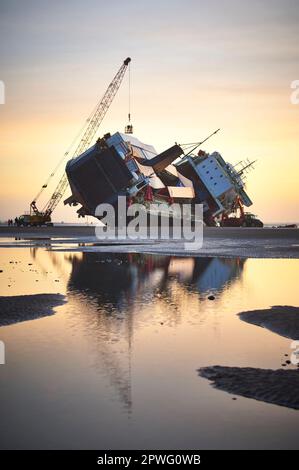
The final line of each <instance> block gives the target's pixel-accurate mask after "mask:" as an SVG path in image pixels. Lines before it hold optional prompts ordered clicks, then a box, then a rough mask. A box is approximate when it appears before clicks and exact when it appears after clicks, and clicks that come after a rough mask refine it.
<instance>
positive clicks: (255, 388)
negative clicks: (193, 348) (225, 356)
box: [198, 366, 299, 410]
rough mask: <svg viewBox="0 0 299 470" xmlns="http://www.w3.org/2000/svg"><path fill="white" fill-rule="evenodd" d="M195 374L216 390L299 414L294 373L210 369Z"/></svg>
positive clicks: (297, 376)
mask: <svg viewBox="0 0 299 470" xmlns="http://www.w3.org/2000/svg"><path fill="white" fill-rule="evenodd" d="M198 373H199V375H200V376H201V377H205V378H206V379H208V380H211V381H212V385H213V386H214V387H215V388H217V389H219V390H223V391H226V392H228V393H231V394H235V395H241V396H243V397H247V398H254V399H255V400H259V401H263V402H266V403H273V404H275V405H281V406H286V407H288V408H293V409H296V410H299V394H298V390H299V371H297V370H282V369H279V370H271V369H256V368H251V367H224V366H211V367H203V368H201V369H199V370H198Z"/></svg>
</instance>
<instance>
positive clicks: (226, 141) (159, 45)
mask: <svg viewBox="0 0 299 470" xmlns="http://www.w3.org/2000/svg"><path fill="white" fill-rule="evenodd" d="M298 25H299V2H298V0H285V1H282V0H267V1H266V0H251V1H250V2H247V1H244V0H197V1H195V0H184V1H182V0H180V1H178V0H167V1H163V0H159V1H157V0H152V1H143V0H139V1H137V0H134V1H130V0H125V1H120V0H117V1H116V0H110V1H109V2H107V1H102V0H84V1H82V0H80V1H79V0H59V1H58V0H53V1H51V2H50V1H49V0H47V1H45V0H26V1H21V0H19V1H16V0H0V80H2V81H3V82H4V84H5V89H6V95H5V98H6V102H5V104H3V105H0V159H1V177H0V178H1V180H0V181H1V185H0V198H1V199H0V201H1V202H0V219H1V220H5V219H7V218H8V217H15V216H16V215H20V214H21V213H23V212H24V210H28V209H29V203H30V201H31V200H32V199H33V197H34V196H35V194H36V193H37V192H38V191H39V189H40V187H41V186H42V184H43V183H44V182H45V181H46V179H47V177H48V175H49V173H50V172H51V171H52V170H53V168H54V167H55V166H56V164H57V163H58V161H59V160H60V159H61V157H62V156H63V154H64V152H65V151H66V150H67V148H68V147H69V145H70V143H71V141H72V140H73V138H74V136H75V135H76V134H77V132H78V130H79V129H80V127H81V126H82V124H83V122H84V120H85V118H86V117H87V116H88V115H89V113H90V111H91V110H92V109H93V107H94V106H95V104H96V102H97V101H98V100H99V99H100V97H101V95H102V94H103V93H104V91H105V89H106V87H107V86H108V84H109V82H110V81H111V79H112V78H113V76H114V75H115V73H116V71H117V70H118V68H119V67H120V65H121V63H122V61H123V60H124V59H125V58H126V57H127V56H130V57H131V58H132V65H131V82H132V109H131V111H132V122H133V125H134V131H135V132H134V134H135V135H136V137H138V138H139V139H140V140H142V141H143V142H145V143H150V144H152V145H154V146H155V147H156V149H157V150H158V151H162V150H164V149H165V148H167V147H169V146H171V145H172V144H173V143H174V142H175V141H177V142H179V143H185V142H193V141H198V140H202V139H203V138H204V137H206V136H207V135H208V134H210V133H211V132H212V131H213V130H215V129H217V128H219V127H220V128H221V132H220V133H218V134H217V136H215V137H213V139H211V140H210V141H209V142H208V143H207V145H205V146H204V147H203V148H204V149H205V150H208V151H213V150H217V151H219V152H220V153H221V154H222V155H223V157H224V158H225V159H226V160H228V161H230V162H231V163H237V162H238V161H240V160H241V159H243V158H249V159H250V160H258V161H257V164H256V165H255V170H253V171H252V172H251V173H250V174H248V177H247V191H248V193H249V195H250V197H251V199H252V200H253V203H254V204H253V206H252V207H251V209H250V210H251V211H252V212H254V213H255V214H258V216H259V217H260V218H261V219H262V220H263V221H264V222H266V223H267V222H291V221H299V155H298V140H299V104H298V105H294V104H291V101H290V95H291V91H292V90H291V82H292V81H293V80H299V26H298ZM127 113H128V77H127V76H126V77H125V79H124V82H123V84H122V86H121V89H120V90H119V93H118V95H117V96H116V98H115V100H114V102H113V104H112V106H111V108H110V110H109V111H108V114H107V116H106V118H105V120H104V121H103V123H102V126H101V129H100V132H99V134H104V133H105V132H108V131H109V132H111V133H113V132H116V131H118V130H120V131H123V129H124V126H125V124H126V123H127ZM58 180H59V174H58V175H57V178H56V180H55V181H54V183H55V182H56V183H57V182H58ZM54 186H55V184H54V185H53V186H51V187H50V188H49V192H48V193H47V194H46V195H45V198H44V199H43V200H42V201H41V206H42V205H43V204H42V202H45V200H46V199H47V198H49V197H50V195H51V189H52V190H53V189H54ZM66 196H67V195H66ZM53 220H54V221H61V220H65V221H77V217H76V213H75V209H74V208H69V207H68V208H65V207H64V206H63V204H62V203H60V205H59V206H58V208H57V210H56V211H55V213H54V214H53Z"/></svg>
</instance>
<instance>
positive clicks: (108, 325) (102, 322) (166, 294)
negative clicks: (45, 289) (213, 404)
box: [68, 252, 246, 411]
mask: <svg viewBox="0 0 299 470" xmlns="http://www.w3.org/2000/svg"><path fill="white" fill-rule="evenodd" d="M69 261H70V262H71V263H72V271H71V275H70V278H69V282H68V297H69V300H70V301H71V302H73V303H74V305H78V308H77V309H76V311H77V312H80V320H81V322H82V325H81V327H82V329H83V330H84V331H85V332H86V334H87V335H88V337H89V338H92V344H93V347H95V348H96V354H95V355H94V357H96V363H95V364H94V365H95V367H97V368H98V369H99V370H103V369H105V371H106V375H107V376H108V377H109V380H110V383H111V384H112V385H113V387H114V389H115V390H116V391H117V393H118V395H119V397H120V398H121V401H122V403H123V404H124V405H125V407H126V408H127V410H128V411H130V410H131V406H132V396H131V349H132V339H133V332H134V320H136V317H138V313H139V311H140V309H141V307H144V306H146V305H150V306H152V307H154V306H155V305H156V306H159V307H160V308H159V311H160V312H162V318H163V322H167V323H168V324H173V323H175V324H177V323H179V322H180V320H181V316H182V315H183V314H184V312H185V311H186V305H187V304H188V302H190V301H192V299H190V295H193V296H194V297H195V300H194V302H197V303H198V302H200V299H201V298H205V297H206V295H207V292H210V291H213V292H214V294H215V295H220V293H221V290H222V289H224V287H226V288H227V287H228V286H229V285H230V283H232V282H233V281H234V280H236V279H238V278H239V277H240V275H241V273H242V269H243V267H244V263H245V262H246V260H244V259H214V258H179V257H169V256H157V255H144V254H107V253H102V254H101V253H89V252H88V253H83V254H82V257H80V258H77V257H76V256H74V255H70V259H69ZM153 315H154V311H153ZM75 325H76V326H75V327H78V317H77V318H76V322H75ZM115 343H117V347H115Z"/></svg>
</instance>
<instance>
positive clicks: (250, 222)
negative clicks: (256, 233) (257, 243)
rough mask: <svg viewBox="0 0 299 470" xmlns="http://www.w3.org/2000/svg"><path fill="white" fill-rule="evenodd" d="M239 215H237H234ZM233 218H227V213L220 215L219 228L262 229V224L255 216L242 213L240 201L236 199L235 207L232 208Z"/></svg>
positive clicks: (242, 208) (249, 213)
mask: <svg viewBox="0 0 299 470" xmlns="http://www.w3.org/2000/svg"><path fill="white" fill-rule="evenodd" d="M236 213H239V215H236ZM233 214H234V215H233V216H229V214H227V213H223V214H222V218H221V221H220V226H221V227H259V228H261V227H263V226H264V224H263V222H262V221H261V220H260V219H258V218H257V216H256V215H254V214H252V213H251V212H244V207H243V204H242V201H241V200H240V199H239V198H238V199H237V201H236V207H235V208H234V212H233Z"/></svg>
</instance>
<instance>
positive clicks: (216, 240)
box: [0, 225, 299, 259]
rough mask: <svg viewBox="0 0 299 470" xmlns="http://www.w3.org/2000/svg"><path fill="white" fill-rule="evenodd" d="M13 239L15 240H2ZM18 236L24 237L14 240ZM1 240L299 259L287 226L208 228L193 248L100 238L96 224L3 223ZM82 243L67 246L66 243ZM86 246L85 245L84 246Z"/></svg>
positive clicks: (298, 244)
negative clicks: (15, 225)
mask: <svg viewBox="0 0 299 470" xmlns="http://www.w3.org/2000/svg"><path fill="white" fill-rule="evenodd" d="M1 237H2V238H11V239H12V240H11V242H10V243H8V242H1ZM14 238H16V239H18V238H19V239H20V240H19V241H18V240H16V241H15V240H13V239H14ZM0 243H1V245H3V244H4V245H5V246H16V245H21V243H24V244H25V243H27V244H28V243H38V244H39V246H42V245H45V246H47V245H53V244H55V245H56V246H55V248H54V249H55V250H64V249H66V250H67V251H102V252H108V251H109V252H117V253H121V252H122V253H128V252H140V253H157V254H164V255H165V254H168V255H189V254H190V255H192V256H208V257H209V256H213V257H215V256H224V257H242V258H249V257H251V258H297V259H298V258H299V229H283V228H280V229H278V228H276V229H275V228H262V229H258V228H218V227H204V232H203V246H202V248H199V249H198V248H197V249H196V250H192V249H189V248H187V249H186V246H185V244H184V241H182V240H150V239H146V240H139V241H136V242H132V240H127V242H126V241H125V240H122V241H121V243H120V242H119V241H118V240H112V241H110V240H99V239H97V238H96V236H95V226H71V225H66V226H63V225H59V226H54V227H41V228H32V227H8V226H0ZM70 243H71V244H77V245H78V244H80V245H81V246H76V247H75V246H73V247H71V248H70V247H69V246H68V247H65V245H66V244H68V245H69V244H70ZM84 244H85V245H86V246H82V245H84Z"/></svg>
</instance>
